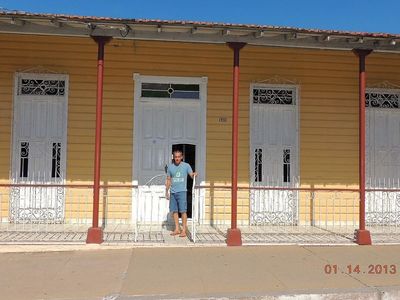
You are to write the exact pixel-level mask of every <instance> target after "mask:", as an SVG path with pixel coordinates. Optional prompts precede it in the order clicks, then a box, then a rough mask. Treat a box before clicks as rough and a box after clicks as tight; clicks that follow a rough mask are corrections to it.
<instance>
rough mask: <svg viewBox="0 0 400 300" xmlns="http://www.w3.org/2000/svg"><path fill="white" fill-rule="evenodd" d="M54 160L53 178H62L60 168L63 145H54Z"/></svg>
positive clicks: (52, 164) (52, 165)
mask: <svg viewBox="0 0 400 300" xmlns="http://www.w3.org/2000/svg"><path fill="white" fill-rule="evenodd" d="M52 150H53V151H52V160H51V177H52V178H60V177H61V172H60V166H61V143H53V149H52Z"/></svg>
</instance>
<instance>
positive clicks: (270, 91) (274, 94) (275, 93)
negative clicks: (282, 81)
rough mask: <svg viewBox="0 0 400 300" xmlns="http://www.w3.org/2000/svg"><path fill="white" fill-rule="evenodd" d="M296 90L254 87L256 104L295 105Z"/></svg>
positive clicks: (254, 101)
mask: <svg viewBox="0 0 400 300" xmlns="http://www.w3.org/2000/svg"><path fill="white" fill-rule="evenodd" d="M295 99H296V90H295V89H294V88H265V87H255V88H253V103H254V104H281V105H295V104H296V100H295Z"/></svg>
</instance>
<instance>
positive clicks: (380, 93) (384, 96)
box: [365, 89, 400, 109]
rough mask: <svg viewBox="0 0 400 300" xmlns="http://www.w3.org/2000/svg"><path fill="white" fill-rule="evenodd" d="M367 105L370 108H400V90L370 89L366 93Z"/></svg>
mask: <svg viewBox="0 0 400 300" xmlns="http://www.w3.org/2000/svg"><path fill="white" fill-rule="evenodd" d="M365 107H368V108H387V109H390V108H392V109H396V108H397V109H398V108H400V90H395V89H386V90H378V89H368V90H367V92H366V93H365Z"/></svg>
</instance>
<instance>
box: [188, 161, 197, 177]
mask: <svg viewBox="0 0 400 300" xmlns="http://www.w3.org/2000/svg"><path fill="white" fill-rule="evenodd" d="M188 174H189V176H190V177H191V178H192V179H193V177H194V176H197V172H193V170H192V167H191V166H190V165H189V164H188Z"/></svg>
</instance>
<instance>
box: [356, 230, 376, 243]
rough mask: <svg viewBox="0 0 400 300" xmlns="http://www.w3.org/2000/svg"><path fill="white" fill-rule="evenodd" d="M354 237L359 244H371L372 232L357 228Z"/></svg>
mask: <svg viewBox="0 0 400 300" xmlns="http://www.w3.org/2000/svg"><path fill="white" fill-rule="evenodd" d="M354 239H355V241H356V243H357V244H359V245H371V244H372V241H371V234H370V233H369V231H368V230H360V229H356V231H355V232H354Z"/></svg>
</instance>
